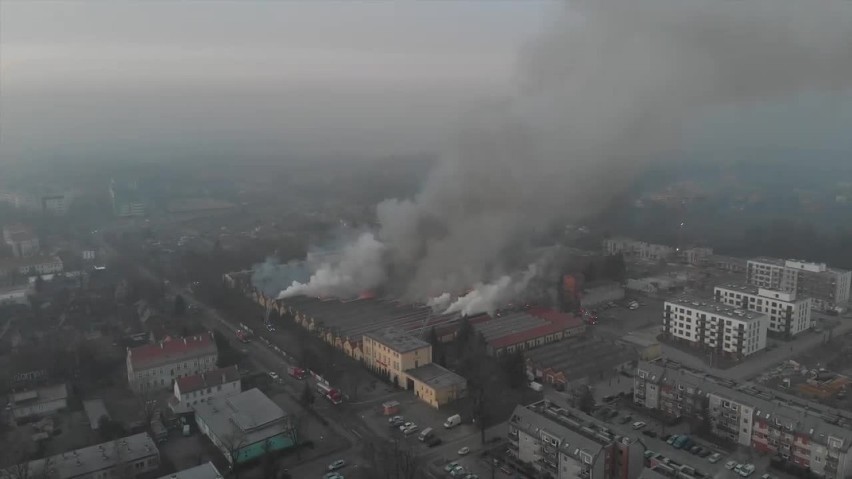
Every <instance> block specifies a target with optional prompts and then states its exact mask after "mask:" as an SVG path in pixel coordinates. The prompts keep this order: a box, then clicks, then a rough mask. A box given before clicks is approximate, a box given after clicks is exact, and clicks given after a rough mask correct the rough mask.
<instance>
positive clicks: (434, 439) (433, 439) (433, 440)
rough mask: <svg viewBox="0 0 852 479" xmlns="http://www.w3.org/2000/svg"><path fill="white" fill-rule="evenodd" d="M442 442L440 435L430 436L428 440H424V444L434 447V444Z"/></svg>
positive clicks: (438, 444) (437, 444)
mask: <svg viewBox="0 0 852 479" xmlns="http://www.w3.org/2000/svg"><path fill="white" fill-rule="evenodd" d="M442 442H443V441H441V438H440V437H432V439H429V440H428V441H426V445H427V446H429V447H435V446H440V445H441V443H442Z"/></svg>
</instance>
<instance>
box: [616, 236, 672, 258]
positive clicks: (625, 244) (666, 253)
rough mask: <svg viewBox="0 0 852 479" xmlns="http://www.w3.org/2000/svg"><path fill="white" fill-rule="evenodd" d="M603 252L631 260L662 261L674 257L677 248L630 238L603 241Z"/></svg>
mask: <svg viewBox="0 0 852 479" xmlns="http://www.w3.org/2000/svg"><path fill="white" fill-rule="evenodd" d="M603 251H604V253H605V254H607V255H610V256H611V255H616V254H622V255H624V256H625V257H626V258H629V259H637V260H646V261H660V260H666V259H669V258H671V257H672V256H674V254H675V253H676V250H675V248H672V247H671V246H666V245H662V244H653V243H646V242H644V241H638V240H634V239H630V238H623V237H615V238H607V239H605V240H604V241H603Z"/></svg>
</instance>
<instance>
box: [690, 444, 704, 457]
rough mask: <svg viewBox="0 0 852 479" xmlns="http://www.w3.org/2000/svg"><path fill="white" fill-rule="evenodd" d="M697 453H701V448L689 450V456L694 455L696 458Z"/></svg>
mask: <svg viewBox="0 0 852 479" xmlns="http://www.w3.org/2000/svg"><path fill="white" fill-rule="evenodd" d="M699 452H701V446H692V447H690V448H689V453H690V454H695V455H696V456H697V455H698V453H699Z"/></svg>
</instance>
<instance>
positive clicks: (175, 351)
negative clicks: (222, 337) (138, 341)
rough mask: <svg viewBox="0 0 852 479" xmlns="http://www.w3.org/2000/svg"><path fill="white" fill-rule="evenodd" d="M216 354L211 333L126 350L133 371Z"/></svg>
mask: <svg viewBox="0 0 852 479" xmlns="http://www.w3.org/2000/svg"><path fill="white" fill-rule="evenodd" d="M210 354H216V342H215V341H214V340H213V333H206V334H200V335H197V336H187V337H184V338H171V337H167V338H166V339H164V340H162V341H159V342H157V343H153V344H146V345H143V346H137V347H135V348H128V350H127V355H128V358H129V360H130V362H131V364H132V365H133V368H134V369H137V370H139V369H148V368H152V367H156V366H160V365H164V364H170V363H174V362H178V361H184V360H186V359H191V358H194V357H201V356H207V355H210Z"/></svg>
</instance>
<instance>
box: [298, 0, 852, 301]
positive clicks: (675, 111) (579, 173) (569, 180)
mask: <svg viewBox="0 0 852 479" xmlns="http://www.w3.org/2000/svg"><path fill="white" fill-rule="evenodd" d="M849 45H852V5H850V4H849V3H832V2H825V3H820V5H819V7H814V6H813V5H809V4H807V3H806V2H799V1H795V2H794V1H782V0H772V1H768V0H767V1H763V0H753V1H751V2H745V3H744V2H710V1H707V2H676V1H664V0H645V1H642V2H635V1H632V0H631V1H627V0H623V1H622V0H612V1H606V0H605V1H577V2H573V3H571V4H570V7H569V8H568V9H567V11H566V13H565V15H564V16H563V17H562V18H558V19H555V20H554V21H553V24H552V25H551V26H550V27H549V28H548V29H547V30H546V31H545V32H544V33H543V34H542V35H541V36H540V37H539V38H538V39H537V40H536V41H535V42H533V43H532V44H531V45H530V47H529V48H528V49H527V50H525V51H524V52H522V55H521V62H520V66H521V70H520V72H519V73H520V75H519V77H520V78H519V80H520V82H519V89H518V90H519V91H518V93H517V95H515V96H514V97H512V98H507V99H505V100H504V101H501V102H495V103H494V104H493V105H487V106H484V107H483V108H481V109H480V110H478V111H476V112H474V113H472V114H471V117H470V121H468V122H467V123H466V124H465V126H464V127H463V128H461V129H460V131H459V135H458V141H457V142H456V146H455V147H454V148H453V149H451V150H449V151H447V152H446V153H445V154H444V155H443V156H442V157H441V160H440V162H439V164H438V165H437V167H436V168H435V169H434V171H432V173H431V174H430V176H429V178H427V180H426V182H425V184H424V186H423V189H422V190H421V192H420V193H419V194H418V195H417V196H416V197H414V198H412V199H404V200H388V201H385V202H383V203H382V204H380V205H379V206H378V208H377V216H378V220H379V224H380V227H379V229H378V231H377V232H376V238H377V239H378V241H380V242H382V244H383V245H384V247H383V248H380V249H382V250H385V249H386V250H387V251H386V252H387V254H384V255H375V254H374V255H373V256H372V259H374V260H376V261H377V262H378V263H377V264H373V265H371V270H372V272H374V273H376V274H375V275H373V276H371V278H373V277H382V276H383V275H381V274H378V270H383V271H386V272H387V274H388V275H389V277H392V278H393V280H394V281H392V283H393V285H394V286H398V287H400V288H402V289H403V292H404V293H405V294H407V296H408V297H409V298H410V299H414V300H422V299H424V297H425V296H426V295H427V294H429V293H432V292H434V291H458V290H463V289H466V288H468V287H470V285H472V284H476V285H478V286H477V288H476V289H475V290H474V291H473V292H471V293H470V294H468V295H465V296H464V297H462V298H459V299H458V300H456V302H455V303H454V304H452V305H451V306H450V309H451V310H453V311H458V312H462V313H470V312H471V311H481V310H488V309H493V308H494V305H495V304H497V303H499V301H500V300H503V298H504V297H506V296H507V295H508V296H511V294H514V293H513V292H514V291H516V290H517V287H516V286H515V285H516V284H520V283H522V282H515V281H512V276H511V275H512V272H513V271H517V270H518V269H520V268H521V267H523V264H526V263H520V261H524V262H526V261H529V258H524V257H523V256H524V255H522V254H520V255H519V254H517V251H518V250H522V249H524V248H525V241H526V240H527V238H529V236H530V235H531V232H532V231H536V230H540V229H542V228H545V227H547V226H548V225H550V224H552V223H554V222H561V221H568V222H573V221H576V220H578V219H580V218H582V217H584V216H588V215H592V214H595V213H596V212H598V211H600V210H602V209H603V208H604V207H606V206H607V204H608V202H609V201H610V200H611V199H612V198H613V197H615V196H616V195H618V194H619V193H620V192H622V191H624V190H625V189H626V188H627V187H628V186H629V185H630V184H631V182H632V180H633V179H634V178H635V177H636V175H637V174H638V173H639V172H640V171H641V170H642V169H643V168H644V167H645V166H647V164H648V162H649V161H653V160H652V159H653V158H655V156H657V155H658V154H659V153H660V152H669V151H671V150H672V149H675V148H678V147H679V146H680V145H679V144H678V139H679V134H680V125H681V124H682V123H684V122H685V121H687V120H688V119H690V118H691V116H693V115H697V114H698V113H700V110H701V109H702V108H704V107H707V106H717V105H722V104H728V103H742V102H747V101H753V100H765V99H767V98H774V97H785V96H789V95H791V94H796V93H799V92H802V91H808V90H837V89H847V88H849V87H850V85H852V49H850V48H849ZM743 134H744V135H747V134H748V131H747V129H744V132H743ZM347 252H348V253H351V254H363V252H362V251H360V249H358V248H353V249H350V250H348V251H347ZM353 263H355V264H359V265H363V266H365V267H366V265H367V262H366V261H365V259H364V258H360V259H359V258H350V259H348V260H342V261H341V262H340V264H339V266H342V265H344V264H346V265H349V264H353ZM319 272H320V271H318V273H319ZM322 273H323V276H324V277H326V276H327V277H329V278H338V277H340V276H343V277H345V278H347V280H346V281H343V283H348V282H351V281H353V280H354V279H353V278H352V277H350V276H348V275H347V274H345V272H344V271H335V270H334V265H330V267H329V268H325V269H324V270H323V271H322ZM339 283H340V282H335V281H326V282H325V284H327V285H328V286H332V285H336V284H339ZM309 284H323V283H322V282H320V281H311V283H309ZM371 284H372V285H375V282H367V283H365V284H364V285H362V287H364V288H366V287H369V285H371ZM299 286H301V285H294V288H290V289H288V291H290V293H288V294H293V291H300V290H305V288H304V287H302V288H300V287H299ZM350 289H351V288H350ZM314 290H316V288H314ZM510 293H511V294H510Z"/></svg>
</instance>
